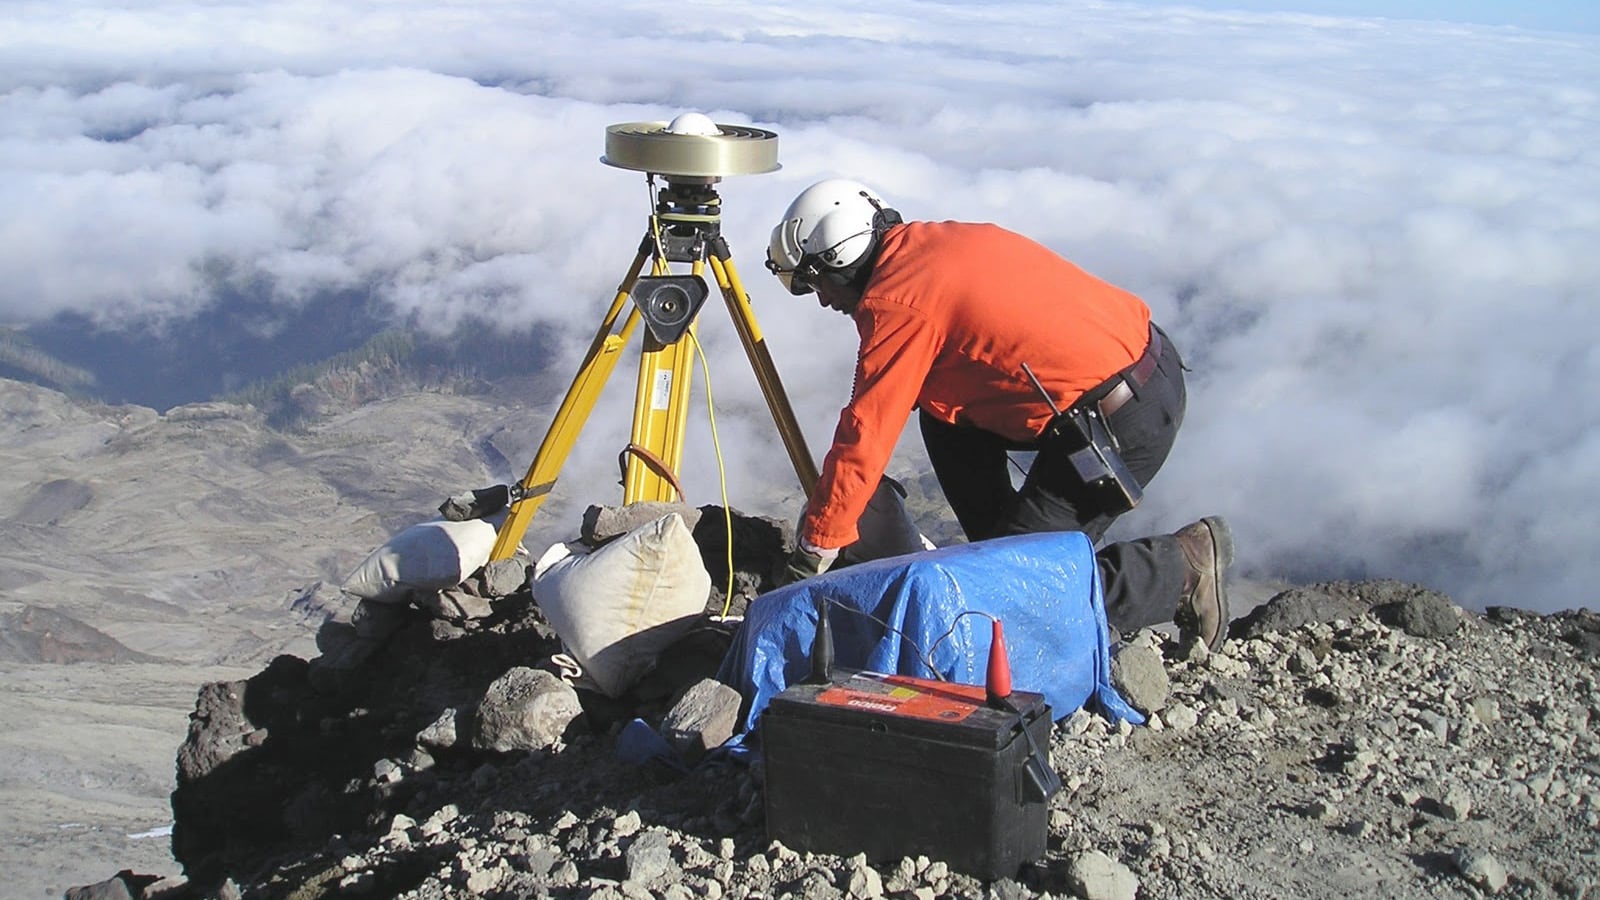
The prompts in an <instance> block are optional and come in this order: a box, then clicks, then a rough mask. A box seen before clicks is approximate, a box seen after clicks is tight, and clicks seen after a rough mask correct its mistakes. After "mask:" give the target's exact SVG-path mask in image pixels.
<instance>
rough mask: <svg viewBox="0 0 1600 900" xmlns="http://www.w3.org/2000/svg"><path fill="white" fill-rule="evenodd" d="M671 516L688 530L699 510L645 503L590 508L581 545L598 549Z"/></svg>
mask: <svg viewBox="0 0 1600 900" xmlns="http://www.w3.org/2000/svg"><path fill="white" fill-rule="evenodd" d="M671 513H677V514H678V515H680V516H682V517H683V524H684V525H685V526H687V527H688V528H689V530H690V531H693V530H694V526H695V523H697V522H699V521H700V510H698V509H696V508H695V507H693V506H690V505H688V504H687V503H661V502H656V501H647V502H641V503H629V504H627V505H626V506H599V505H596V506H591V507H589V508H588V510H587V511H585V512H584V514H583V529H582V531H581V535H582V538H583V542H584V543H586V544H590V545H594V546H599V545H600V544H604V543H605V542H606V541H609V540H611V539H613V538H619V537H621V536H623V535H625V534H627V533H628V532H630V531H632V530H634V529H635V528H638V527H639V526H641V525H644V524H646V523H649V522H654V521H655V520H656V519H659V518H661V517H662V516H665V515H670V514H671Z"/></svg>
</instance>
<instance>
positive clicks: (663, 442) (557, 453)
mask: <svg viewBox="0 0 1600 900" xmlns="http://www.w3.org/2000/svg"><path fill="white" fill-rule="evenodd" d="M616 127H621V126H616ZM622 140H634V141H637V140H638V138H637V137H628V136H626V135H625V136H624V138H623V139H622ZM608 146H610V145H608ZM633 146H635V145H631V144H627V143H623V144H621V145H620V147H619V148H618V149H621V150H623V151H628V150H629V149H630V148H631V147H633ZM612 152H613V153H615V152H616V149H613V151H612ZM635 152H637V151H635ZM649 152H651V153H655V154H658V155H659V154H660V152H661V151H659V150H651V151H649ZM696 152H701V151H696ZM651 158H654V157H651ZM607 162H611V160H607ZM611 164H614V165H623V167H628V168H632V167H634V166H631V165H628V164H627V159H626V157H624V161H623V162H622V163H614V162H613V163H611ZM639 168H643V166H639ZM655 178H656V176H655V174H650V175H648V182H649V184H650V186H651V189H652V190H655ZM664 178H665V181H666V186H665V187H663V188H661V189H660V190H659V192H658V193H656V195H655V201H656V202H655V210H654V212H653V213H652V215H651V216H650V222H649V227H648V228H647V229H646V232H645V236H644V240H643V241H642V242H641V243H640V245H639V252H638V254H637V255H636V256H635V257H634V260H633V266H632V268H630V269H629V271H628V274H627V277H625V278H624V279H623V280H622V283H621V285H619V286H618V288H617V294H616V297H615V298H614V299H613V300H612V301H611V307H610V308H609V309H608V310H607V311H606V314H605V318H604V319H603V320H602V321H601V323H600V328H599V330H598V331H597V332H596V333H595V337H594V342H593V343H592V344H590V346H589V352H588V354H587V355H586V356H585V357H584V360H583V364H582V365H581V366H579V367H578V373H577V375H576V377H574V378H573V380H572V386H571V387H570V388H568V389H567V394H566V396H565V397H564V398H563V399H562V401H561V406H560V407H559V408H558V409H557V410H556V414H555V418H554V419H553V420H552V421H551V423H550V430H549V431H548V432H546V434H545V437H544V441H543V442H542V443H541V444H540V445H539V452H538V453H537V454H536V455H535V456H534V458H533V463H532V465H530V466H529V467H528V473H527V474H526V475H525V476H523V478H522V480H521V481H520V482H518V483H517V484H515V485H512V486H511V508H510V512H509V514H508V516H507V518H506V521H505V523H504V524H503V525H502V526H501V527H500V531H499V533H498V535H497V536H496V539H495V545H494V550H493V551H492V553H491V554H490V559H493V560H501V559H509V558H510V557H511V556H513V555H514V554H515V553H516V549H517V545H518V544H519V543H520V542H521V540H522V536H523V534H524V533H525V532H526V531H527V528H528V524H529V523H530V522H531V521H532V520H533V515H534V513H535V512H537V511H538V509H539V507H540V505H541V504H543V503H544V499H545V497H546V496H548V495H549V493H550V492H551V490H552V489H553V488H554V487H555V482H556V477H557V476H558V475H559V474H560V471H561V466H562V464H563V463H565V462H566V459H567V456H568V454H570V453H571V451H572V447H573V445H574V443H576V441H577V439H578V434H579V433H580V432H581V431H582V430H583V426H584V423H585V422H586V421H587V420H588V418H589V414H590V413H591V412H592V411H593V410H594V406H595V403H596V401H597V400H598V399H599V396H600V393H601V390H602V389H603V388H604V387H605V383H606V380H607V379H608V378H609V377H610V375H611V371H612V369H614V368H615V367H616V364H617V360H618V359H619V358H620V357H621V355H622V350H623V348H624V347H626V346H627V344H628V341H629V338H630V337H631V335H632V334H633V331H634V330H635V328H636V327H637V326H638V324H639V320H640V319H641V318H643V319H644V320H645V321H646V326H647V327H646V334H645V337H644V348H643V352H642V355H641V357H640V360H639V381H638V385H637V388H636V391H635V395H634V407H633V431H632V436H631V440H630V443H629V445H628V447H627V448H626V449H625V450H624V451H623V454H624V459H625V464H624V477H623V502H624V503H635V502H640V501H647V500H662V501H669V500H673V499H675V498H674V494H678V493H681V492H680V490H679V488H678V483H677V473H678V470H679V464H680V463H681V461H682V458H683V439H684V432H685V430H686V427H687V424H688V412H689V387H690V374H691V370H690V363H691V362H692V361H693V347H692V346H690V345H691V343H692V341H691V339H690V335H692V333H693V331H694V329H695V321H694V320H695V315H696V313H697V312H698V311H699V308H700V304H701V302H702V301H703V300H704V299H705V297H706V296H707V294H708V293H709V290H708V289H707V288H706V285H705V281H704V273H705V268H706V266H707V265H708V264H709V265H710V267H711V273H712V276H713V277H714V278H715V279H716V282H717V287H718V288H719V289H720V290H721V293H722V299H723V300H724V301H725V303H726V304H727V307H728V313H729V315H730V316H731V317H732V319H733V324H734V327H735V328H736V329H737V330H738V333H739V340H740V342H741V343H742V344H743V345H744V351H745V355H746V356H747V357H748V358H749V360H750V365H751V367H752V368H753V369H754V371H755V376H756V380H757V382H758V383H759V384H760V386H761V392H762V394H763V396H764V397H765V398H766V401H767V408H768V409H769V410H770V411H771V413H772V419H773V422H774V423H775V424H776V425H777V428H778V434H779V435H780V436H781V437H782V439H783V444H784V447H785V448H786V449H787V450H788V452H789V460H790V462H791V463H793V465H794V470H795V475H796V476H798V477H799V480H800V486H801V487H802V488H803V489H804V490H805V492H806V493H807V494H810V493H811V490H812V488H813V487H815V485H816V483H817V469H816V464H815V462H814V461H813V460H812V457H811V454H810V452H809V451H808V450H807V449H806V444H805V438H804V436H803V435H802V434H801V432H800V427H799V425H798V423H797V422H796V421H795V417H794V410H793V409H792V408H791V407H790V405H789V398H788V395H786V394H785V393H784V390H783V383H782V381H781V380H779V378H778V370H777V368H776V367H775V366H774V365H773V362H772V356H771V354H770V353H769V352H768V351H767V345H766V339H765V338H764V337H762V334H761V329H760V328H759V327H758V326H757V325H756V320H755V314H754V313H753V312H752V310H751V307H750V298H749V296H748V295H747V294H746V293H745V290H744V286H743V285H742V284H741V283H740V281H739V274H738V272H737V270H735V268H734V265H733V257H732V255H731V254H730V253H729V250H728V242H727V240H726V239H725V238H724V237H723V236H722V230H721V229H722V225H721V223H722V218H721V210H722V199H721V197H719V196H718V195H717V192H716V190H715V189H714V184H715V182H716V181H717V180H718V179H717V178H716V177H715V176H710V177H707V176H692V177H686V176H678V175H666V176H664ZM646 263H649V264H650V272H651V274H650V275H643V272H644V269H645V265H646ZM673 263H679V264H684V263H687V264H689V265H690V267H691V268H690V272H689V274H688V275H686V276H685V275H673V274H671V265H672V264H673ZM630 300H631V301H633V302H632V303H631V304H630V303H629V301H630ZM624 310H626V314H624ZM680 499H681V498H680Z"/></svg>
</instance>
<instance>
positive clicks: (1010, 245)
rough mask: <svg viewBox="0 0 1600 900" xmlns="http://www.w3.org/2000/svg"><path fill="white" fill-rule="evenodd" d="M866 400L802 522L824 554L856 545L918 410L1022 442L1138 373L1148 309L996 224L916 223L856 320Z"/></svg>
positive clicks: (899, 237) (846, 420)
mask: <svg viewBox="0 0 1600 900" xmlns="http://www.w3.org/2000/svg"><path fill="white" fill-rule="evenodd" d="M853 318H854V319H855V322H856V330H857V331H858V332H860V334H861V350H860V353H859V354H858V356H857V359H856V375H855V388H854V390H853V391H852V392H851V397H850V404H849V405H848V406H846V407H845V408H844V410H843V411H842V412H841V413H840V415H839V425H838V427H837V428H836V429H835V430H834V434H833V446H832V447H831V448H830V449H829V450H828V455H827V457H826V458H825V459H824V460H823V463H822V472H821V478H820V479H819V480H818V482H817V488H816V490H815V491H813V492H812V494H811V498H810V501H809V502H808V503H807V504H806V511H805V514H804V516H803V517H802V519H801V522H800V536H801V538H803V539H804V540H805V541H806V542H807V543H809V544H811V545H812V546H815V547H823V548H834V547H843V546H845V545H847V544H850V543H852V542H854V541H855V539H856V520H857V519H859V518H860V517H861V512H862V510H864V509H866V506H867V500H868V499H869V498H870V497H871V496H872V492H873V490H874V489H875V488H876V487H877V485H878V480H879V478H881V477H882V475H883V471H884V468H885V467H886V466H887V465H888V464H889V457H890V456H891V455H892V454H893V453H894V445H895V441H896V440H897V439H898V438H899V436H900V432H901V431H902V430H903V429H904V427H905V424H906V419H907V417H908V416H909V415H910V414H911V411H912V409H921V410H923V411H924V412H926V413H928V414H929V415H931V416H933V417H934V418H936V419H938V420H940V421H942V422H949V423H951V424H960V425H968V426H972V427H974V428H981V429H984V430H985V431H991V432H994V433H995V434H998V435H1000V436H1002V437H1005V438H1009V439H1012V440H1017V441H1030V440H1033V439H1035V438H1037V437H1038V436H1039V434H1040V433H1041V432H1043V430H1044V427H1045V425H1046V424H1047V423H1048V422H1049V420H1050V415H1051V414H1050V407H1049V406H1048V405H1047V404H1046V403H1045V402H1044V400H1043V399H1042V398H1041V397H1040V396H1039V392H1038V391H1037V390H1036V389H1035V388H1034V386H1033V383H1032V382H1031V381H1029V380H1028V376H1027V375H1026V374H1025V373H1024V372H1023V371H1022V364H1023V363H1027V364H1028V367H1029V368H1030V369H1032V370H1033V373H1034V374H1035V375H1037V376H1038V377H1039V380H1040V381H1041V382H1042V383H1043V384H1044V386H1045V388H1046V389H1047V390H1048V391H1049V392H1050V395H1051V398H1052V399H1054V400H1055V403H1056V406H1057V407H1059V408H1061V409H1066V408H1067V407H1068V406H1071V405H1072V403H1073V402H1074V401H1076V400H1077V399H1078V397H1079V396H1080V395H1081V394H1083V393H1084V392H1085V391H1088V390H1090V389H1092V388H1094V387H1095V386H1097V385H1099V384H1100V383H1101V382H1103V381H1105V380H1106V379H1107V378H1110V377H1111V376H1112V375H1113V374H1115V373H1116V372H1118V371H1121V370H1122V369H1124V368H1126V367H1128V366H1130V365H1132V364H1133V363H1134V362H1135V361H1136V360H1137V359H1138V358H1139V357H1140V355H1141V354H1143V353H1144V349H1145V346H1146V345H1147V344H1148V343H1149V339H1150V309H1149V307H1148V306H1146V305H1145V304H1144V301H1142V300H1140V299H1139V298H1138V297H1136V296H1134V295H1133V294H1130V293H1128V292H1127V291H1124V290H1122V289H1121V288H1118V287H1115V286H1113V285H1110V284H1107V283H1106V282H1104V281H1101V280H1100V279H1098V278H1095V277H1094V276H1092V275H1090V274H1088V273H1087V272H1085V271H1083V270H1082V269H1080V268H1078V267H1077V266H1075V265H1073V264H1072V263H1070V262H1068V261H1066V260H1065V259H1062V258H1061V257H1059V256H1057V255H1056V254H1055V253H1053V252H1051V251H1050V250H1049V249H1047V248H1046V247H1044V246H1042V245H1040V244H1038V243H1036V242H1034V241H1032V240H1029V239H1028V238H1026V237H1023V236H1022V235H1019V234H1015V233H1012V232H1010V231H1006V230H1005V229H1003V228H1000V227H998V226H996V225H986V224H984V225H979V224H966V223H960V222H939V223H932V222H912V223H908V224H905V225H898V226H895V227H894V228H892V229H890V231H889V232H888V233H887V234H886V235H884V238H883V247H882V250H881V251H880V253H879V256H878V261H877V265H876V267H875V268H874V270H873V274H872V278H871V280H870V281H869V283H868V284H867V287H866V290H865V291H864V293H863V295H862V298H861V304H860V305H859V306H858V307H857V308H856V311H855V314H854V316H853Z"/></svg>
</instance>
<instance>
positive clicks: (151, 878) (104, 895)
mask: <svg viewBox="0 0 1600 900" xmlns="http://www.w3.org/2000/svg"><path fill="white" fill-rule="evenodd" d="M160 880H161V877H160V876H158V875H135V874H134V873H133V870H131V869H123V870H122V871H120V872H118V873H117V874H115V875H113V876H111V877H110V878H107V879H106V880H105V881H101V882H96V883H95V884H89V885H84V886H82V887H74V888H68V889H67V891H66V893H65V894H64V895H63V900H134V898H136V897H142V896H143V895H144V889H145V888H146V887H148V886H150V885H152V884H155V883H156V882H158V881H160Z"/></svg>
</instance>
